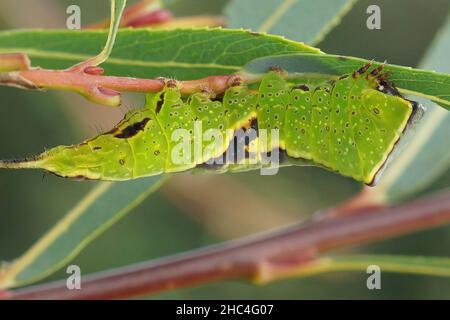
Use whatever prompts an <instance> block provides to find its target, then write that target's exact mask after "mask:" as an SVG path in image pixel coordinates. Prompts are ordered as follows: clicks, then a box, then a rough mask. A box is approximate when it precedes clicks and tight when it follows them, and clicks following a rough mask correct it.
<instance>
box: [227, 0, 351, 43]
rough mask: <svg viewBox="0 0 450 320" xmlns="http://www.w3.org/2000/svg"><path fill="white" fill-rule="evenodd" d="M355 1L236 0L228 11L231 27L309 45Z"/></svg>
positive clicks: (317, 40)
mask: <svg viewBox="0 0 450 320" xmlns="http://www.w3.org/2000/svg"><path fill="white" fill-rule="evenodd" d="M355 2H356V0H333V1H329V0H315V1H309V0H275V1H274V0H233V1H231V2H230V3H229V5H228V6H227V8H226V10H225V15H226V17H227V21H228V26H229V27H230V28H249V29H251V30H254V31H258V32H267V33H271V34H279V35H283V36H285V37H287V38H289V39H292V40H297V41H303V42H305V43H309V44H316V43H318V42H320V41H321V40H322V39H323V38H324V37H325V35H326V34H327V33H328V32H329V31H330V30H331V29H332V28H333V27H334V26H336V25H337V24H338V23H339V22H340V20H341V18H342V16H344V15H345V14H346V13H347V12H348V11H349V10H350V9H351V8H352V6H353V4H354V3H355Z"/></svg>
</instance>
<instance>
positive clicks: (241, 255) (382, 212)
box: [3, 191, 450, 299]
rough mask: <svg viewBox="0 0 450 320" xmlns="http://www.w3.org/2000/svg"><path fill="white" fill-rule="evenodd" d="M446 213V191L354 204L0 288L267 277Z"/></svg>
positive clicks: (20, 293) (165, 284) (152, 288)
mask: <svg viewBox="0 0 450 320" xmlns="http://www.w3.org/2000/svg"><path fill="white" fill-rule="evenodd" d="M449 221H450V191H444V192H441V193H439V194H434V195H431V196H427V197H424V198H421V199H418V200H415V201H412V202H410V203H407V204H403V205H399V206H395V207H383V208H381V207H369V208H359V209H353V210H352V214H351V215H338V216H335V217H333V218H329V219H318V220H313V221H310V222H309V223H306V224H303V225H296V226H291V227H289V228H284V229H280V230H278V231H275V232H271V233H265V234H261V235H257V236H254V237H251V238H246V239H242V240H239V241H232V242H228V243H224V244H221V245H217V246H212V247H209V248H205V249H202V250H196V251H192V252H188V253H184V254H180V255H175V256H172V257H169V258H165V259H161V260H157V261H150V262H146V263H142V264H139V265H134V266H130V267H126V268H120V269H116V270H114V271H109V272H104V273H98V274H94V275H91V276H87V277H84V278H83V279H82V289H81V290H67V289H66V285H65V282H63V281H58V282H54V283H50V284H45V285H38V286H35V287H30V288H26V289H21V290H17V291H11V292H4V293H3V297H4V298H11V299H119V298H130V297H135V296H142V295H149V294H155V293H158V292H162V291H166V290H170V289H176V288H182V287H186V286H192V285H198V284H202V283H209V282H213V281H217V280H228V279H247V280H250V281H252V282H256V283H266V282H268V281H272V280H275V279H278V278H280V277H283V276H284V275H286V274H290V272H291V271H292V270H296V272H295V274H299V270H300V269H301V268H302V267H305V268H308V267H309V266H311V265H312V264H311V263H312V262H314V261H316V260H315V259H317V258H318V254H322V253H325V252H328V251H330V250H332V249H338V248H343V247H348V246H352V245H361V244H363V243H367V242H370V241H376V240H384V239H387V238H390V237H394V236H399V235H402V234H405V233H410V232H414V231H417V230H422V229H426V228H431V227H435V226H438V225H442V224H444V223H447V222H449Z"/></svg>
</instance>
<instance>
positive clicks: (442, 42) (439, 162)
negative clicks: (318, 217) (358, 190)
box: [374, 16, 450, 202]
mask: <svg viewBox="0 0 450 320" xmlns="http://www.w3.org/2000/svg"><path fill="white" fill-rule="evenodd" d="M449 51H450V16H449V17H448V19H447V22H446V23H445V25H444V26H443V27H442V29H441V31H440V32H439V33H438V35H437V37H436V38H435V39H434V41H433V43H432V45H431V46H430V48H429V50H428V51H427V54H426V55H425V58H424V59H423V62H422V63H421V66H423V67H424V68H430V69H435V70H439V71H441V72H448V73H450V59H449V58H448V56H449V55H448V52H449ZM423 103H424V104H425V105H426V106H427V108H428V110H427V112H426V114H425V117H424V119H423V120H422V121H421V123H420V124H419V126H418V127H417V129H416V131H415V132H414V134H413V135H412V137H411V139H410V141H409V143H408V145H407V147H406V148H405V149H404V150H403V152H402V153H401V154H400V156H399V157H398V158H397V159H396V161H394V162H393V163H392V164H391V165H390V166H389V167H388V169H387V170H386V172H385V173H384V178H383V179H382V180H381V181H380V184H379V185H378V186H377V188H376V189H375V190H374V192H375V193H377V196H378V197H379V198H381V199H383V200H385V201H387V202H397V201H400V200H403V199H405V198H408V197H410V196H412V195H414V194H415V193H417V192H419V191H421V190H424V189H425V188H426V187H428V186H429V185H430V184H431V183H432V182H433V181H435V180H436V179H437V178H439V177H440V176H441V175H442V174H443V173H445V172H446V171H448V170H449V168H450V149H449V148H448V147H447V146H448V138H449V136H450V113H449V112H447V111H446V110H443V109H442V108H440V107H439V106H437V105H433V104H431V103H427V102H425V101H424V102H423ZM447 106H448V105H447ZM412 173H414V174H412Z"/></svg>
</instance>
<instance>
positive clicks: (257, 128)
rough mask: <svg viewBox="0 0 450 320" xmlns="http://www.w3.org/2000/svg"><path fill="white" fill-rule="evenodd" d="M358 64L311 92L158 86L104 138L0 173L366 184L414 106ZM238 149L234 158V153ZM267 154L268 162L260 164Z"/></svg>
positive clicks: (282, 85) (276, 75) (278, 82)
mask: <svg viewBox="0 0 450 320" xmlns="http://www.w3.org/2000/svg"><path fill="white" fill-rule="evenodd" d="M381 69H382V68H380V67H378V68H375V69H373V70H370V65H365V66H363V67H361V68H360V69H359V70H357V71H355V72H354V73H353V74H348V75H343V76H341V77H340V78H339V79H337V80H330V81H325V82H323V83H321V84H319V85H317V86H307V85H298V84H297V85H295V84H292V83H290V82H289V81H288V80H286V79H285V77H284V75H283V74H282V73H281V72H279V71H270V72H268V73H267V74H266V75H265V76H264V77H263V78H262V80H261V82H260V84H259V87H258V89H257V90H251V89H249V88H248V87H247V86H242V85H240V86H235V87H231V88H229V89H228V90H226V91H225V93H224V94H223V95H222V96H221V97H219V98H212V97H211V96H210V95H209V94H208V93H201V92H200V93H195V94H192V95H191V96H189V97H183V96H181V94H180V90H179V88H176V87H174V86H167V87H166V88H165V89H164V90H162V91H161V92H157V93H153V94H149V95H148V96H147V103H146V106H145V107H144V108H142V109H139V110H136V111H131V112H129V113H127V115H126V116H125V118H124V119H123V120H122V121H121V122H120V123H119V124H118V125H117V126H116V127H115V128H113V129H112V130H111V131H109V132H106V133H104V134H101V135H99V136H97V137H95V138H93V139H90V140H87V141H85V142H83V143H81V144H78V145H74V146H58V147H56V148H53V149H51V150H49V151H46V152H44V153H42V154H41V155H38V156H36V157H33V158H28V159H24V160H11V161H1V162H0V168H41V169H44V170H47V171H49V172H52V173H55V174H57V175H60V176H63V177H70V178H78V179H99V180H113V181H120V180H129V179H134V178H139V177H144V176H152V175H159V174H162V173H174V172H182V171H192V170H195V171H199V172H204V171H214V172H226V171H231V172H239V171H246V170H251V169H258V168H262V167H267V166H273V165H276V166H284V165H311V164H312V165H319V166H323V167H325V168H328V169H329V170H333V171H336V172H338V173H340V174H342V175H344V176H349V177H352V178H354V179H356V180H358V181H362V182H364V183H366V184H374V183H375V182H376V178H377V177H378V176H379V174H380V172H381V169H382V168H383V167H384V165H385V163H386V162H387V159H388V157H389V155H390V154H391V152H392V150H393V149H394V146H395V145H396V143H397V142H398V141H399V139H400V138H401V136H402V134H403V132H404V130H405V128H406V127H407V126H408V124H409V123H411V122H412V121H413V120H412V119H416V118H417V117H418V116H417V114H420V112H419V113H417V112H416V111H418V110H419V111H420V106H419V105H418V104H417V103H415V102H412V101H409V100H407V99H404V98H403V97H402V96H401V95H400V94H399V93H398V91H397V90H396V89H395V86H394V85H393V84H392V83H390V82H389V81H388V80H387V79H386V78H387V75H386V74H383V73H381ZM239 147H242V148H243V152H239ZM273 155H277V157H276V161H275V163H274V162H273V161H269V162H268V161H267V159H268V158H271V156H273Z"/></svg>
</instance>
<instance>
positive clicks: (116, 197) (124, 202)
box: [0, 177, 162, 288]
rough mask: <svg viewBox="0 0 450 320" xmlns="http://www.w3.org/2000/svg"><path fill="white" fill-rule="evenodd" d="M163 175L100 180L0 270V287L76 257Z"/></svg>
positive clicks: (39, 274) (31, 277) (21, 282)
mask: <svg viewBox="0 0 450 320" xmlns="http://www.w3.org/2000/svg"><path fill="white" fill-rule="evenodd" d="M161 182H162V180H161V179H160V178H157V177H155V178H147V179H140V180H135V181H129V182H125V183H109V182H104V183H99V184H98V185H97V186H96V187H95V188H94V189H93V190H92V191H91V192H90V193H89V194H88V195H87V196H86V197H85V198H84V199H82V200H81V201H80V202H79V203H78V204H77V205H76V206H75V207H74V208H73V209H72V210H71V211H70V212H69V213H68V214H67V215H66V216H65V217H64V218H63V219H62V220H61V221H59V222H58V223H57V224H56V225H55V226H54V227H53V228H52V229H51V230H50V231H49V232H47V233H46V235H45V236H43V237H42V238H41V239H40V240H39V241H38V242H36V243H35V244H34V245H33V246H32V247H31V248H30V249H29V250H28V251H27V252H25V254H24V255H23V256H21V257H20V258H19V259H17V260H15V261H14V262H13V263H12V264H10V265H8V267H7V268H6V269H5V270H4V272H3V273H0V288H11V287H17V286H22V285H25V284H28V283H32V282H36V281H38V280H40V279H42V278H44V277H46V276H48V275H50V274H51V273H53V272H54V271H56V270H58V269H59V268H61V267H63V266H64V265H65V264H66V263H67V262H68V261H70V260H71V259H72V258H73V257H75V256H76V255H77V254H78V253H79V252H80V251H81V250H82V249H83V248H84V247H85V246H86V245H87V244H89V243H90V242H91V241H92V240H93V239H94V238H95V237H97V236H98V235H99V234H101V233H102V232H103V231H104V230H106V229H107V228H108V227H109V226H111V225H112V224H114V223H115V222H116V221H117V220H119V219H120V218H122V217H123V216H124V215H125V214H126V213H128V212H130V211H131V210H132V209H133V208H134V207H136V206H137V205H138V204H139V203H141V202H142V201H143V200H144V199H145V198H146V197H147V196H148V195H149V194H151V193H152V192H153V191H154V190H156V189H157V188H158V187H159V185H160V184H161Z"/></svg>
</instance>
